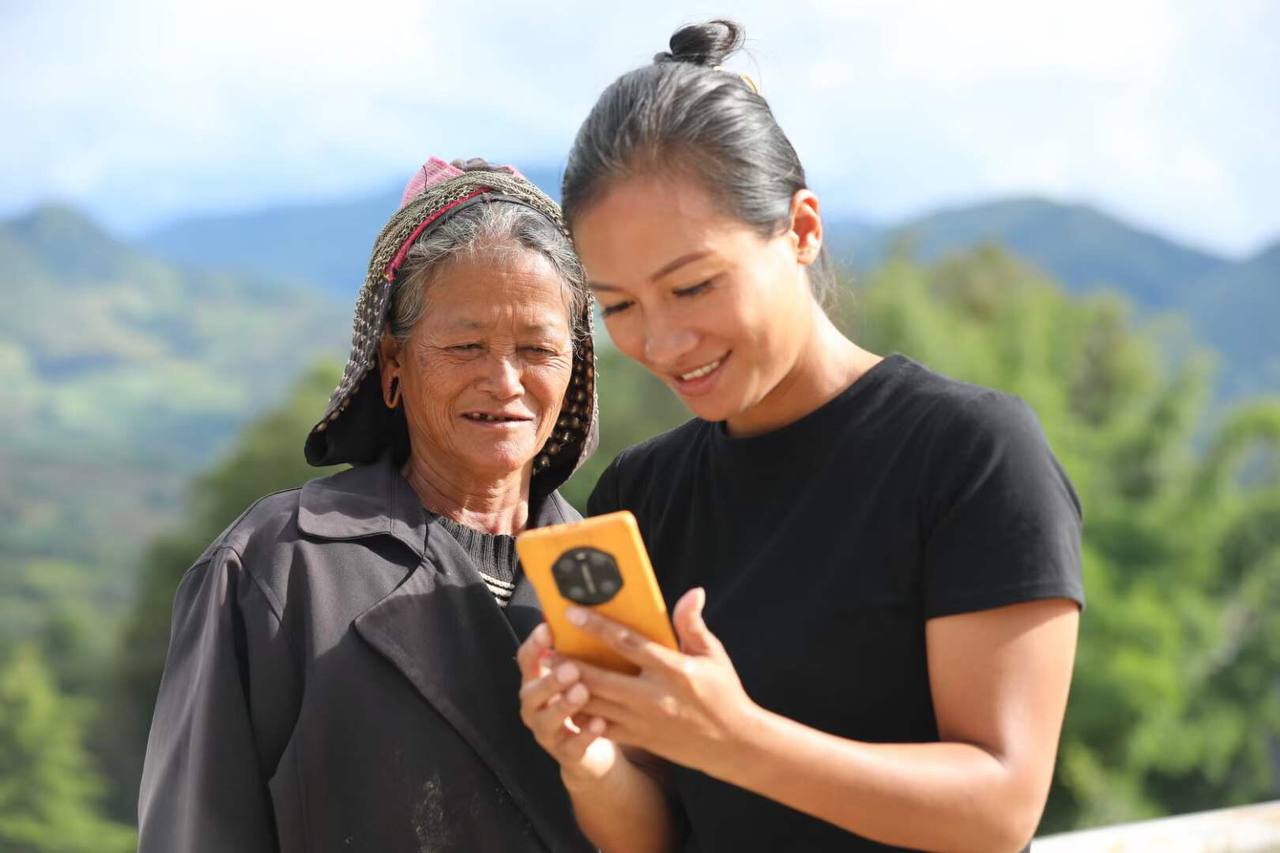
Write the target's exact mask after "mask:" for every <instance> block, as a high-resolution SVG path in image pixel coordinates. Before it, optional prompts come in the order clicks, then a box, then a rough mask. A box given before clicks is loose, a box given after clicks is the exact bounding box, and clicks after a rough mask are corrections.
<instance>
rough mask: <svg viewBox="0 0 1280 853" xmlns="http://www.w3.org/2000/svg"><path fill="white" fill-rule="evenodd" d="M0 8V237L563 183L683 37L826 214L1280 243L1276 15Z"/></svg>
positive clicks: (1087, 9) (733, 5) (1109, 8)
mask: <svg viewBox="0 0 1280 853" xmlns="http://www.w3.org/2000/svg"><path fill="white" fill-rule="evenodd" d="M332 8H333V9H334V10H335V11H333V12H329V11H327V10H326V8H325V4H317V3H314V2H310V3H304V2H296V1H295V0H287V2H286V1H285V0H282V2H271V0H224V1H223V2H219V3H216V4H212V3H197V2H193V0H182V1H181V2H178V0H113V2H110V3H101V2H91V0H85V2H58V0H50V2H44V3H36V2H24V0H0V63H3V66H2V67H3V74H2V75H0V124H2V126H3V127H4V128H5V130H4V132H3V133H0V213H4V214H8V213H12V212H15V211H19V210H22V209H23V208H25V207H28V206H30V205H33V204H35V203H38V202H40V201H44V200H47V199H59V200H63V201H69V202H72V203H75V204H77V205H80V206H82V207H84V208H85V209H87V210H89V211H90V212H91V213H93V214H94V215H96V216H98V217H99V218H101V219H102V220H103V221H104V222H106V223H107V224H108V225H110V226H111V227H113V228H115V229H117V230H120V231H122V232H124V233H136V232H138V231H142V230H145V229H147V228H149V227H152V226H154V225H156V224H160V223H163V222H165V221H168V220H170V219H173V218H176V217H179V216H183V215H187V214H191V213H197V212H209V211H230V210H238V209H248V208H254V207H260V206H264V205H268V204H274V203H279V202H288V201H302V200H309V199H320V198H331V197H340V196H347V195H355V194H366V193H369V192H372V191H377V190H385V189H386V188H387V187H389V186H392V185H395V184H398V183H400V182H401V181H402V180H403V178H404V176H405V175H407V174H408V173H409V172H410V171H412V169H413V168H414V166H416V165H417V164H418V163H419V162H420V161H421V160H422V159H423V158H424V156H425V155H426V154H428V153H438V154H441V155H442V156H446V157H454V156H462V155H483V156H488V157H490V158H491V159H506V160H512V161H515V162H517V163H518V164H519V163H526V164H528V163H552V164H556V163H560V162H562V161H563V157H564V152H565V151H566V149H567V148H568V145H569V143H570V141H571V140H572V137H573V133H574V131H575V130H576V129H577V126H578V124H579V122H580V121H581V120H582V118H583V116H584V115H585V114H586V112H587V110H588V109H589V108H590V106H591V104H592V102H593V101H594V99H595V96H596V95H597V94H598V93H599V91H600V90H601V89H602V88H603V87H604V86H605V85H606V84H607V83H608V82H609V81H610V80H612V79H613V78H614V77H615V76H616V75H617V74H618V73H620V72H622V71H624V70H626V69H628V68H631V67H634V66H636V65H638V64H641V63H644V62H647V61H648V60H649V58H650V57H651V56H652V54H653V53H654V52H656V51H658V50H662V49H664V48H665V45H666V39H667V38H668V36H669V35H670V33H671V31H672V30H673V29H674V28H675V26H677V25H678V24H680V23H683V22H687V21H691V20H700V19H704V18H707V17H713V16H716V15H728V16H731V17H734V18H737V19H738V20H739V21H741V22H742V23H743V24H745V26H746V28H747V33H748V37H749V55H747V56H741V57H739V58H738V59H737V60H736V62H735V64H736V66H737V67H738V68H739V69H742V70H747V71H749V72H750V73H752V74H753V75H754V76H755V77H756V78H757V79H758V81H759V82H760V85H761V88H762V90H763V93H764V95H765V96H766V97H767V98H768V99H769V101H770V103H771V105H772V106H773V108H774V110H775V112H776V113H777V115H778V117H779V120H780V121H781V123H782V125H783V127H784V128H785V129H786V130H787V132H788V134H789V135H790V136H791V138H792V140H793V142H794V143H795V145H796V148H797V149H798V150H799V152H800V154H801V157H802V159H803V160H804V161H805V164H806V167H807V168H808V170H809V173H810V178H811V182H812V183H813V184H814V186H815V187H816V189H817V190H818V191H819V193H820V195H821V197H822V199H823V202H824V204H825V205H826V208H827V210H828V211H829V212H831V213H834V214H838V215H860V216H863V217H866V218H870V219H875V220H882V221H892V220H895V219H898V218H901V217H905V216H909V215H914V214H918V213H921V212H925V211H928V210H931V209H934V208H937V207H940V206H946V205H950V204H960V203H966V202H969V201H973V200H977V199H980V198H988V197H992V196H997V195H1009V194H1024V193H1037V194H1046V195H1049V196H1051V197H1054V198H1058V199H1061V200H1066V201H1087V202H1090V203H1094V204H1097V205H1099V206H1101V207H1102V208H1104V209H1106V210H1108V211H1110V212H1112V213H1115V214H1118V215H1120V216H1123V217H1125V218H1127V219H1130V220H1132V221H1134V222H1137V223H1139V224H1142V225H1145V226H1147V227H1150V228H1152V229H1154V230H1156V231H1158V232H1161V233H1164V234H1167V235H1169V236H1172V237H1175V238H1177V239H1180V240H1183V241H1186V242H1188V243H1191V244H1193V245H1198V246H1203V247H1206V248H1209V249H1213V250H1216V251H1221V252H1224V253H1228V254H1231V255H1241V254H1244V253H1248V252H1250V251H1253V250H1255V249H1257V248H1259V247H1260V246H1261V245H1262V244H1263V243H1264V242H1267V241H1270V240H1273V239H1276V238H1277V237H1280V50H1278V49H1277V48H1276V45H1277V44H1280V2H1275V0H1231V2H1225V3H1209V2H1200V3H1169V2H1147V0H1125V2H1120V3H1117V2H1114V0H1111V2H1094V1H1093V0H1076V2H1073V3H1070V4H1064V3H1061V2H1058V3H1036V2H1027V1H1026V0H1024V2H1019V3H1012V2H986V0H970V2H966V3H956V2H934V1H933V0H930V1H929V2H887V0H873V1H872V2H817V1H816V0H814V1H813V2H801V1H800V0H797V1H796V2H787V3H780V2H776V0H773V2H725V3H716V4H708V3H701V2H696V3H687V2H686V3H677V2H666V0H650V2H646V3H644V4H639V3H637V4H628V5H625V6H624V5H613V4H602V3H598V2H595V3H592V2H565V3H543V4H529V3H506V4H503V3H474V4H466V5H465V6H464V5H463V4H456V3H455V4H443V3H437V2H433V0H414V2H410V0H367V2H364V3H361V4H358V6H357V4H343V5H342V6H339V5H338V4H332Z"/></svg>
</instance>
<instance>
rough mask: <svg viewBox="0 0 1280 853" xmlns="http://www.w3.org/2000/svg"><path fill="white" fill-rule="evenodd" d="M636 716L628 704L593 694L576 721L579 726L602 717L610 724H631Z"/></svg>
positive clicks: (579, 712)
mask: <svg viewBox="0 0 1280 853" xmlns="http://www.w3.org/2000/svg"><path fill="white" fill-rule="evenodd" d="M634 717H635V715H634V714H633V713H632V711H631V709H630V708H628V707H627V706H626V705H622V704H619V703H617V702H611V701H609V700H608V699H602V698H601V697H599V696H592V697H590V698H589V699H587V702H586V704H585V705H583V706H582V709H581V710H580V711H578V713H577V715H576V717H575V720H574V722H575V723H577V724H578V726H579V728H581V727H582V725H584V724H585V723H587V722H589V721H590V720H593V719H602V720H604V721H605V722H606V723H610V724H621V723H628V724H630V723H632V722H634Z"/></svg>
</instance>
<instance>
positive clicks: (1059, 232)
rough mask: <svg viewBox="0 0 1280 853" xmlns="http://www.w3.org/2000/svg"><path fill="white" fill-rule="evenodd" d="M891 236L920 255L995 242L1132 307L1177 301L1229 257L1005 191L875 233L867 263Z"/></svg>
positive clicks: (1077, 288)
mask: <svg viewBox="0 0 1280 853" xmlns="http://www.w3.org/2000/svg"><path fill="white" fill-rule="evenodd" d="M895 242H905V243H906V244H907V245H908V246H910V248H911V249H912V250H913V251H914V252H915V253H916V254H917V255H918V256H919V257H920V258H922V259H925V260H934V259H936V258H939V257H941V256H944V255H947V254H952V253H955V252H958V251H962V250H964V249H968V248H971V247H973V246H975V245H979V244H982V243H995V244H998V245H1000V246H1003V247H1005V248H1006V249H1009V250H1010V251H1012V252H1013V253H1015V254H1017V255H1019V256H1021V257H1022V258H1025V259H1026V260H1029V261H1031V262H1032V263H1033V264H1035V265H1037V266H1039V267H1040V268H1041V269H1043V270H1045V271H1046V272H1049V273H1050V274H1052V275H1053V276H1054V278H1056V279H1058V280H1059V281H1061V282H1062V283H1063V284H1065V285H1066V286H1067V287H1068V289H1070V290H1072V291H1074V292H1086V291H1094V290H1102V289H1106V288H1110V289H1116V290H1119V291H1121V292H1123V293H1124V294H1125V295H1127V296H1128V297H1129V298H1130V299H1132V300H1133V302H1134V303H1136V304H1137V305H1139V306H1142V307H1145V308H1155V309H1167V308H1178V307H1181V306H1182V305H1183V304H1185V302H1186V301H1187V299H1188V297H1189V296H1190V294H1191V293H1193V292H1194V291H1195V290H1196V286H1197V282H1198V281H1199V280H1200V279H1202V278H1203V277H1204V276H1206V275H1208V274H1210V273H1212V272H1214V271H1216V270H1217V269H1219V268H1220V267H1223V266H1226V265H1228V264H1229V262H1228V261H1226V260H1225V259H1223V258H1219V257H1216V256H1214V255H1210V254H1207V253H1205V252H1200V251H1196V250H1195V249H1190V248H1187V247H1185V246H1182V245H1179V244H1177V243H1175V242H1173V241H1171V240H1166V239H1164V238H1163V237H1159V236H1157V235H1155V234H1152V233H1150V232H1147V231H1144V230H1141V229H1138V228H1135V227H1133V226H1131V225H1128V224H1126V223H1124V222H1121V221H1120V220H1118V219H1116V218H1114V217H1112V216H1109V215H1107V214H1105V213H1103V212H1101V211H1099V210H1097V209H1096V208H1093V207H1090V206H1089V205H1084V204H1060V203H1057V202H1053V201H1049V200H1048V199H1044V198H1034V197H1026V198H1009V199H1001V200H997V201H990V202H985V203H980V204H973V205H966V206H963V207H954V208H949V209H946V210H940V211H938V212H936V213H932V214H930V215H928V216H924V217H921V218H919V219H913V220H910V221H908V222H905V223H902V224H900V225H896V226H894V227H892V228H890V229H888V230H887V231H886V232H884V233H883V234H881V235H880V238H879V244H878V246H877V247H876V249H878V251H877V252H876V253H875V254H874V255H873V257H870V258H867V259H866V260H867V262H868V263H872V264H874V263H875V262H877V261H878V260H880V257H881V256H882V254H883V252H884V251H885V250H886V249H887V248H888V247H889V246H891V245H892V244H893V243H895Z"/></svg>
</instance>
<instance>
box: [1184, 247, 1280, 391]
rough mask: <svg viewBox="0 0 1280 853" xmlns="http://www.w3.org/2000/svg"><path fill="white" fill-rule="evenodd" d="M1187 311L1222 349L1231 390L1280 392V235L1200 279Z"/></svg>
mask: <svg viewBox="0 0 1280 853" xmlns="http://www.w3.org/2000/svg"><path fill="white" fill-rule="evenodd" d="M1186 311H1187V313H1188V314H1189V315H1190V316H1191V317H1192V320H1193V322H1194V324H1195V327H1196V329H1197V330H1198V331H1199V332H1200V335H1201V337H1202V338H1203V339H1204V340H1205V341H1206V342H1207V343H1209V344H1210V345H1211V346H1212V347H1213V348H1214V349H1216V350H1217V351H1218V352H1220V353H1221V354H1222V357H1223V361H1224V363H1225V365H1226V366H1227V370H1226V371H1224V377H1223V379H1224V385H1225V387H1224V389H1223V391H1224V392H1225V393H1226V394H1227V395H1228V396H1243V395H1246V394H1257V393H1262V392H1270V393H1273V394H1274V393H1277V392H1280V240H1278V241H1276V242H1275V243H1272V244H1271V245H1270V246H1269V247H1267V248H1265V249H1263V250H1262V251H1261V252H1258V253H1257V254H1256V255H1254V256H1253V257H1251V258H1249V259H1247V260H1244V261H1241V262H1239V263H1236V264H1228V265H1225V266H1223V267H1221V268H1219V269H1217V270H1215V271H1214V272H1213V273H1211V274H1210V275H1208V276H1207V277H1206V278H1205V279H1204V280H1203V281H1200V282H1198V283H1197V286H1196V291H1195V293H1194V294H1193V295H1192V297H1191V299H1190V301H1189V302H1188V304H1187V306H1186Z"/></svg>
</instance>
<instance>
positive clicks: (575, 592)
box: [551, 548, 622, 607]
mask: <svg viewBox="0 0 1280 853" xmlns="http://www.w3.org/2000/svg"><path fill="white" fill-rule="evenodd" d="M551 574H552V576H553V577H554V578H555V580H556V588H557V589H558V590H560V594H561V595H563V596H564V597H565V598H567V599H569V600H570V601H572V602H573V603H574V604H581V605H584V606H588V607H590V606H592V605H596V604H604V603H605V602H606V601H608V600H609V599H611V598H613V597H614V596H615V595H617V594H618V590H620V589H622V573H621V572H619V571H618V563H617V561H616V560H614V559H613V556H612V555H611V554H607V553H605V552H604V551H601V550H598V549H596V548H574V549H572V550H569V551H565V552H564V553H563V554H561V555H560V557H559V559H557V560H556V561H555V563H554V564H553V565H552V566H551Z"/></svg>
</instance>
